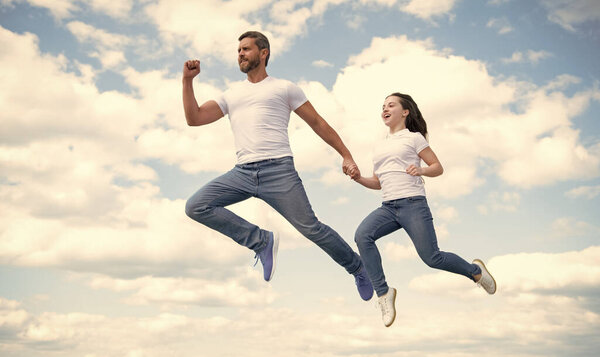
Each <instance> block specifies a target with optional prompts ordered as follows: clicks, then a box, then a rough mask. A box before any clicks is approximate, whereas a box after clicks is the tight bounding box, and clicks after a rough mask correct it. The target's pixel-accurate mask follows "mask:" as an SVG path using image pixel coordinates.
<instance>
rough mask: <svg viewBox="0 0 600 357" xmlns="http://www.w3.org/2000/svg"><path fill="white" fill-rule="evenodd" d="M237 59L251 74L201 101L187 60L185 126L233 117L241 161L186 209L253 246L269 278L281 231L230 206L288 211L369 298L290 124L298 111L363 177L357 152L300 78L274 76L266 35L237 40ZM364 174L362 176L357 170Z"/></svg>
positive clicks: (346, 166) (196, 68) (195, 68)
mask: <svg viewBox="0 0 600 357" xmlns="http://www.w3.org/2000/svg"><path fill="white" fill-rule="evenodd" d="M238 40H239V41H240V42H239V47H238V63H239V66H240V70H241V71H242V72H244V73H246V75H247V80H246V81H243V82H238V83H235V84H234V85H232V86H231V87H230V88H229V90H227V91H226V92H225V93H224V94H223V95H221V96H220V97H219V98H217V99H216V100H209V101H207V102H206V103H204V104H202V105H201V106H200V107H199V106H198V103H197V102H196V98H195V96H194V90H193V86H192V81H193V78H194V77H195V76H196V75H198V74H199V73H200V62H199V61H198V60H190V61H187V62H186V63H185V64H184V66H183V107H184V110H185V117H186V120H187V123H188V125H190V126H198V125H206V124H210V123H212V122H214V121H216V120H219V119H220V118H222V117H223V116H224V115H226V114H228V115H229V120H230V123H231V128H232V130H233V136H234V141H235V146H236V155H237V165H235V166H234V168H233V169H232V170H230V171H229V172H227V173H225V174H224V175H222V176H220V177H217V178H216V179H214V180H212V181H211V182H209V183H208V184H206V185H205V186H204V187H202V188H201V189H200V190H198V192H196V193H195V194H194V195H193V196H192V197H191V198H190V199H189V200H188V201H187V204H186V213H187V215H188V216H189V217H190V218H192V219H194V220H196V221H198V222H200V223H202V224H204V225H206V226H208V227H210V228H212V229H214V230H216V231H219V232H221V233H222V234H224V235H226V236H228V237H230V238H232V239H233V240H234V241H236V242H237V243H238V244H240V245H243V246H245V247H247V248H249V249H252V250H254V252H255V253H256V257H258V258H257V259H260V261H261V263H262V265H263V271H264V279H265V280H266V281H270V280H271V279H272V278H273V273H274V271H275V263H276V258H277V249H278V243H279V237H278V234H277V233H276V232H270V231H266V230H264V229H261V228H259V227H258V226H256V225H254V224H252V223H250V222H248V221H246V220H244V219H243V218H241V217H239V216H238V215H236V214H234V213H233V212H231V211H230V210H228V209H226V208H225V207H226V206H228V205H230V204H233V203H236V202H240V201H243V200H245V199H248V198H250V197H257V198H260V199H262V200H263V201H265V202H266V203H268V204H269V205H270V206H271V207H273V208H274V209H275V210H276V211H277V212H279V213H280V214H281V215H282V216H283V217H285V218H286V219H287V220H288V221H289V222H290V223H291V224H292V225H293V226H294V227H295V228H296V229H297V230H298V231H300V233H302V234H303V235H304V236H305V237H307V238H308V239H310V240H311V241H313V242H314V243H316V244H317V245H318V246H319V247H320V248H321V249H323V250H324V251H325V252H326V253H327V254H329V256H331V258H333V260H335V261H336V262H337V263H338V264H340V265H341V266H343V267H344V268H345V269H346V271H347V272H348V273H350V274H353V275H354V276H355V282H356V285H357V287H358V291H359V293H360V296H361V297H362V298H363V299H364V300H369V299H370V298H371V297H372V296H373V286H372V285H371V281H370V280H369V278H368V277H367V274H366V271H365V269H364V268H363V265H362V262H361V260H360V257H359V256H358V254H356V253H355V252H354V251H353V250H352V248H350V246H349V245H348V244H347V243H346V242H345V241H344V240H343V239H342V238H341V237H340V236H339V234H337V233H336V232H335V231H334V230H333V229H331V228H330V227H329V226H327V225H325V224H323V223H321V222H320V221H319V220H318V219H317V218H316V217H315V214H314V212H313V210H312V208H311V205H310V203H309V201H308V197H307V196H306V193H305V191H304V187H303V185H302V181H301V180H300V178H299V177H298V173H297V172H296V169H295V167H294V162H293V158H292V151H291V149H290V145H289V139H288V134H287V127H288V123H289V119H290V113H291V111H292V110H293V111H294V112H295V113H296V114H298V116H300V118H302V119H303V120H304V121H306V123H307V124H308V125H309V126H310V127H311V128H312V129H313V130H314V131H315V133H317V135H319V136H320V137H321V138H322V139H323V140H324V141H325V142H326V143H328V144H329V145H331V146H332V147H333V148H334V149H335V150H336V151H337V152H338V153H340V155H341V156H342V158H343V165H342V167H343V171H344V173H345V174H349V173H350V171H352V176H353V177H356V175H359V174H360V173H359V172H358V168H357V166H356V164H355V163H354V160H353V159H352V155H351V154H350V152H349V151H348V149H347V148H346V146H345V145H344V143H343V142H342V140H341V139H340V137H339V136H338V135H337V133H336V132H335V130H333V128H331V127H330V126H329V125H328V124H327V122H326V121H325V120H324V119H323V118H322V117H321V116H320V115H319V114H318V113H317V112H316V110H315V109H314V108H313V106H312V105H311V103H310V102H309V101H308V100H307V99H306V96H305V95H304V93H303V91H302V90H301V89H300V88H299V87H298V86H296V85H295V84H293V83H291V82H289V81H286V80H281V79H276V78H273V77H269V76H268V75H267V72H266V66H267V63H268V61H269V56H270V46H269V40H268V39H267V38H266V37H265V36H264V35H263V34H262V33H260V32H255V31H249V32H246V33H244V34H242V35H241V36H240V37H239V39H238ZM358 177H360V176H358Z"/></svg>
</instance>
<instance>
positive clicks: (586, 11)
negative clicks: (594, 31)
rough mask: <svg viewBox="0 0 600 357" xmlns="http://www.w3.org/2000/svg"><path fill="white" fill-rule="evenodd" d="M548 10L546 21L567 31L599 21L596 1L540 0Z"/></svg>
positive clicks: (599, 14)
mask: <svg viewBox="0 0 600 357" xmlns="http://www.w3.org/2000/svg"><path fill="white" fill-rule="evenodd" d="M540 3H541V4H542V6H544V7H545V8H546V9H547V10H548V19H549V20H550V21H552V22H555V23H557V24H558V25H560V26H562V27H563V28H564V29H566V30H568V31H575V27H576V26H578V25H581V24H583V23H586V22H597V21H599V20H600V6H598V2H597V1H596V0H540Z"/></svg>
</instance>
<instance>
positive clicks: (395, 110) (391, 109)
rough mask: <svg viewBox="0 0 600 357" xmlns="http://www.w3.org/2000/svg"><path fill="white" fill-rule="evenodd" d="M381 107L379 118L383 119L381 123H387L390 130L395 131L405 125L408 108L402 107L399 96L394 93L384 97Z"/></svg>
mask: <svg viewBox="0 0 600 357" xmlns="http://www.w3.org/2000/svg"><path fill="white" fill-rule="evenodd" d="M382 109H383V110H382V111H381V118H382V119H383V123H384V124H385V125H387V126H388V127H389V128H390V130H393V131H396V130H399V129H404V128H405V127H406V117H407V116H408V110H407V109H404V108H402V104H400V98H398V97H396V96H395V95H391V96H389V97H387V98H385V102H384V103H383V108H382Z"/></svg>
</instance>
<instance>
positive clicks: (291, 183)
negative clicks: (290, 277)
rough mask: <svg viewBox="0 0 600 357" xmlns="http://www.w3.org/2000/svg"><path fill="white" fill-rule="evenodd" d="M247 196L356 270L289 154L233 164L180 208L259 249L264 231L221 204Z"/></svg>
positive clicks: (353, 256)
mask: <svg viewBox="0 0 600 357" xmlns="http://www.w3.org/2000/svg"><path fill="white" fill-rule="evenodd" d="M250 197H256V198H260V199H261V200H263V201H265V202H266V203H267V204H269V205H270V206H271V207H273V208H274V209H275V210H276V211H277V212H279V213H280V214H281V215H282V216H283V217H284V218H285V219H287V220H288V222H290V223H291V224H292V226H294V228H296V229H297V230H298V231H299V232H300V233H302V235H304V236H305V237H306V238H308V239H310V240H311V241H313V242H314V243H315V244H317V245H318V246H319V247H320V248H321V249H323V250H324V251H325V252H326V253H327V254H329V256H330V257H331V258H333V260H335V261H336V262H337V263H338V264H340V265H341V266H343V267H344V268H345V269H346V271H347V272H348V273H350V274H352V273H356V272H357V271H358V270H359V269H360V268H361V260H360V257H359V256H358V254H356V253H355V252H354V251H353V250H352V248H351V247H350V245H348V243H346V241H345V240H344V239H342V237H340V235H339V234H337V232H335V231H334V230H333V229H331V228H330V227H329V226H327V225H325V224H323V223H321V222H320V221H319V220H318V219H317V217H316V216H315V214H314V212H313V210H312V207H311V205H310V202H308V197H307V196H306V192H305V191H304V186H303V185H302V180H300V177H299V176H298V172H296V168H295V167H294V160H293V159H292V157H289V156H288V157H282V158H278V159H268V160H263V161H258V162H254V163H248V164H241V165H235V167H234V168H233V169H231V170H230V171H229V172H227V173H225V174H223V175H222V176H219V177H217V178H216V179H214V180H212V181H211V182H209V183H208V184H206V185H205V186H204V187H202V188H201V189H200V190H198V192H196V193H195V194H194V195H193V196H192V197H190V199H189V200H188V201H187V204H186V207H185V212H186V214H187V215H188V216H189V217H190V218H192V219H194V220H196V221H197V222H200V223H202V224H204V225H206V226H207V227H209V228H212V229H214V230H216V231H218V232H221V233H222V234H224V235H226V236H228V237H230V238H231V239H233V240H234V241H236V242H237V243H238V244H240V245H243V246H245V247H247V248H249V249H252V250H254V251H255V252H259V251H261V250H262V249H263V248H264V247H265V246H266V244H267V237H268V233H269V232H268V231H266V230H264V229H261V228H259V227H258V226H256V225H254V224H252V223H250V222H248V221H246V220H245V219H243V218H241V217H240V216H238V215H236V214H235V213H233V212H231V211H230V210H228V209H226V208H225V207H226V206H228V205H230V204H233V203H236V202H240V201H243V200H246V199H248V198H250Z"/></svg>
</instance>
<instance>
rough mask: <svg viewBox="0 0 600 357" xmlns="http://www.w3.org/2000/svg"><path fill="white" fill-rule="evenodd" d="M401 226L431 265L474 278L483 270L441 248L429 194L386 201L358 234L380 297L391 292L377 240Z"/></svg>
mask: <svg viewBox="0 0 600 357" xmlns="http://www.w3.org/2000/svg"><path fill="white" fill-rule="evenodd" d="M400 228H404V230H405V231H406V233H407V234H408V236H409V237H410V239H411V240H412V242H413V244H414V245H415V248H416V250H417V253H418V254H419V257H421V259H422V260H423V261H424V262H425V264H427V265H428V266H430V267H432V268H435V269H441V270H446V271H449V272H452V273H456V274H461V275H464V276H466V277H468V278H470V279H471V280H473V281H474V279H473V275H477V274H480V273H481V269H480V268H479V266H477V265H475V264H469V263H467V262H466V261H465V260H464V259H462V258H461V257H459V256H458V255H456V254H453V253H448V252H442V251H440V249H439V248H438V245H437V238H436V235H435V229H434V228H433V217H432V216H431V211H430V210H429V206H428V205H427V199H426V198H425V196H415V197H408V198H401V199H398V200H392V201H385V202H383V204H382V205H381V207H379V208H377V209H376V210H375V211H373V212H371V214H369V215H368V216H367V217H366V218H365V219H364V220H363V221H362V223H361V224H360V225H359V226H358V228H357V229H356V234H355V236H354V241H355V242H356V244H357V245H358V251H359V252H360V255H361V257H362V260H363V263H364V264H365V268H366V269H367V273H368V274H369V278H370V279H371V282H372V283H373V288H374V289H375V292H376V293H377V296H382V295H384V294H385V293H387V291H388V285H387V283H386V281H385V275H384V274H383V267H382V265H381V255H380V254H379V250H378V249H377V246H376V245H375V241H376V240H377V239H379V238H381V237H383V236H385V235H387V234H390V233H392V232H394V231H397V230H398V229H400Z"/></svg>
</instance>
